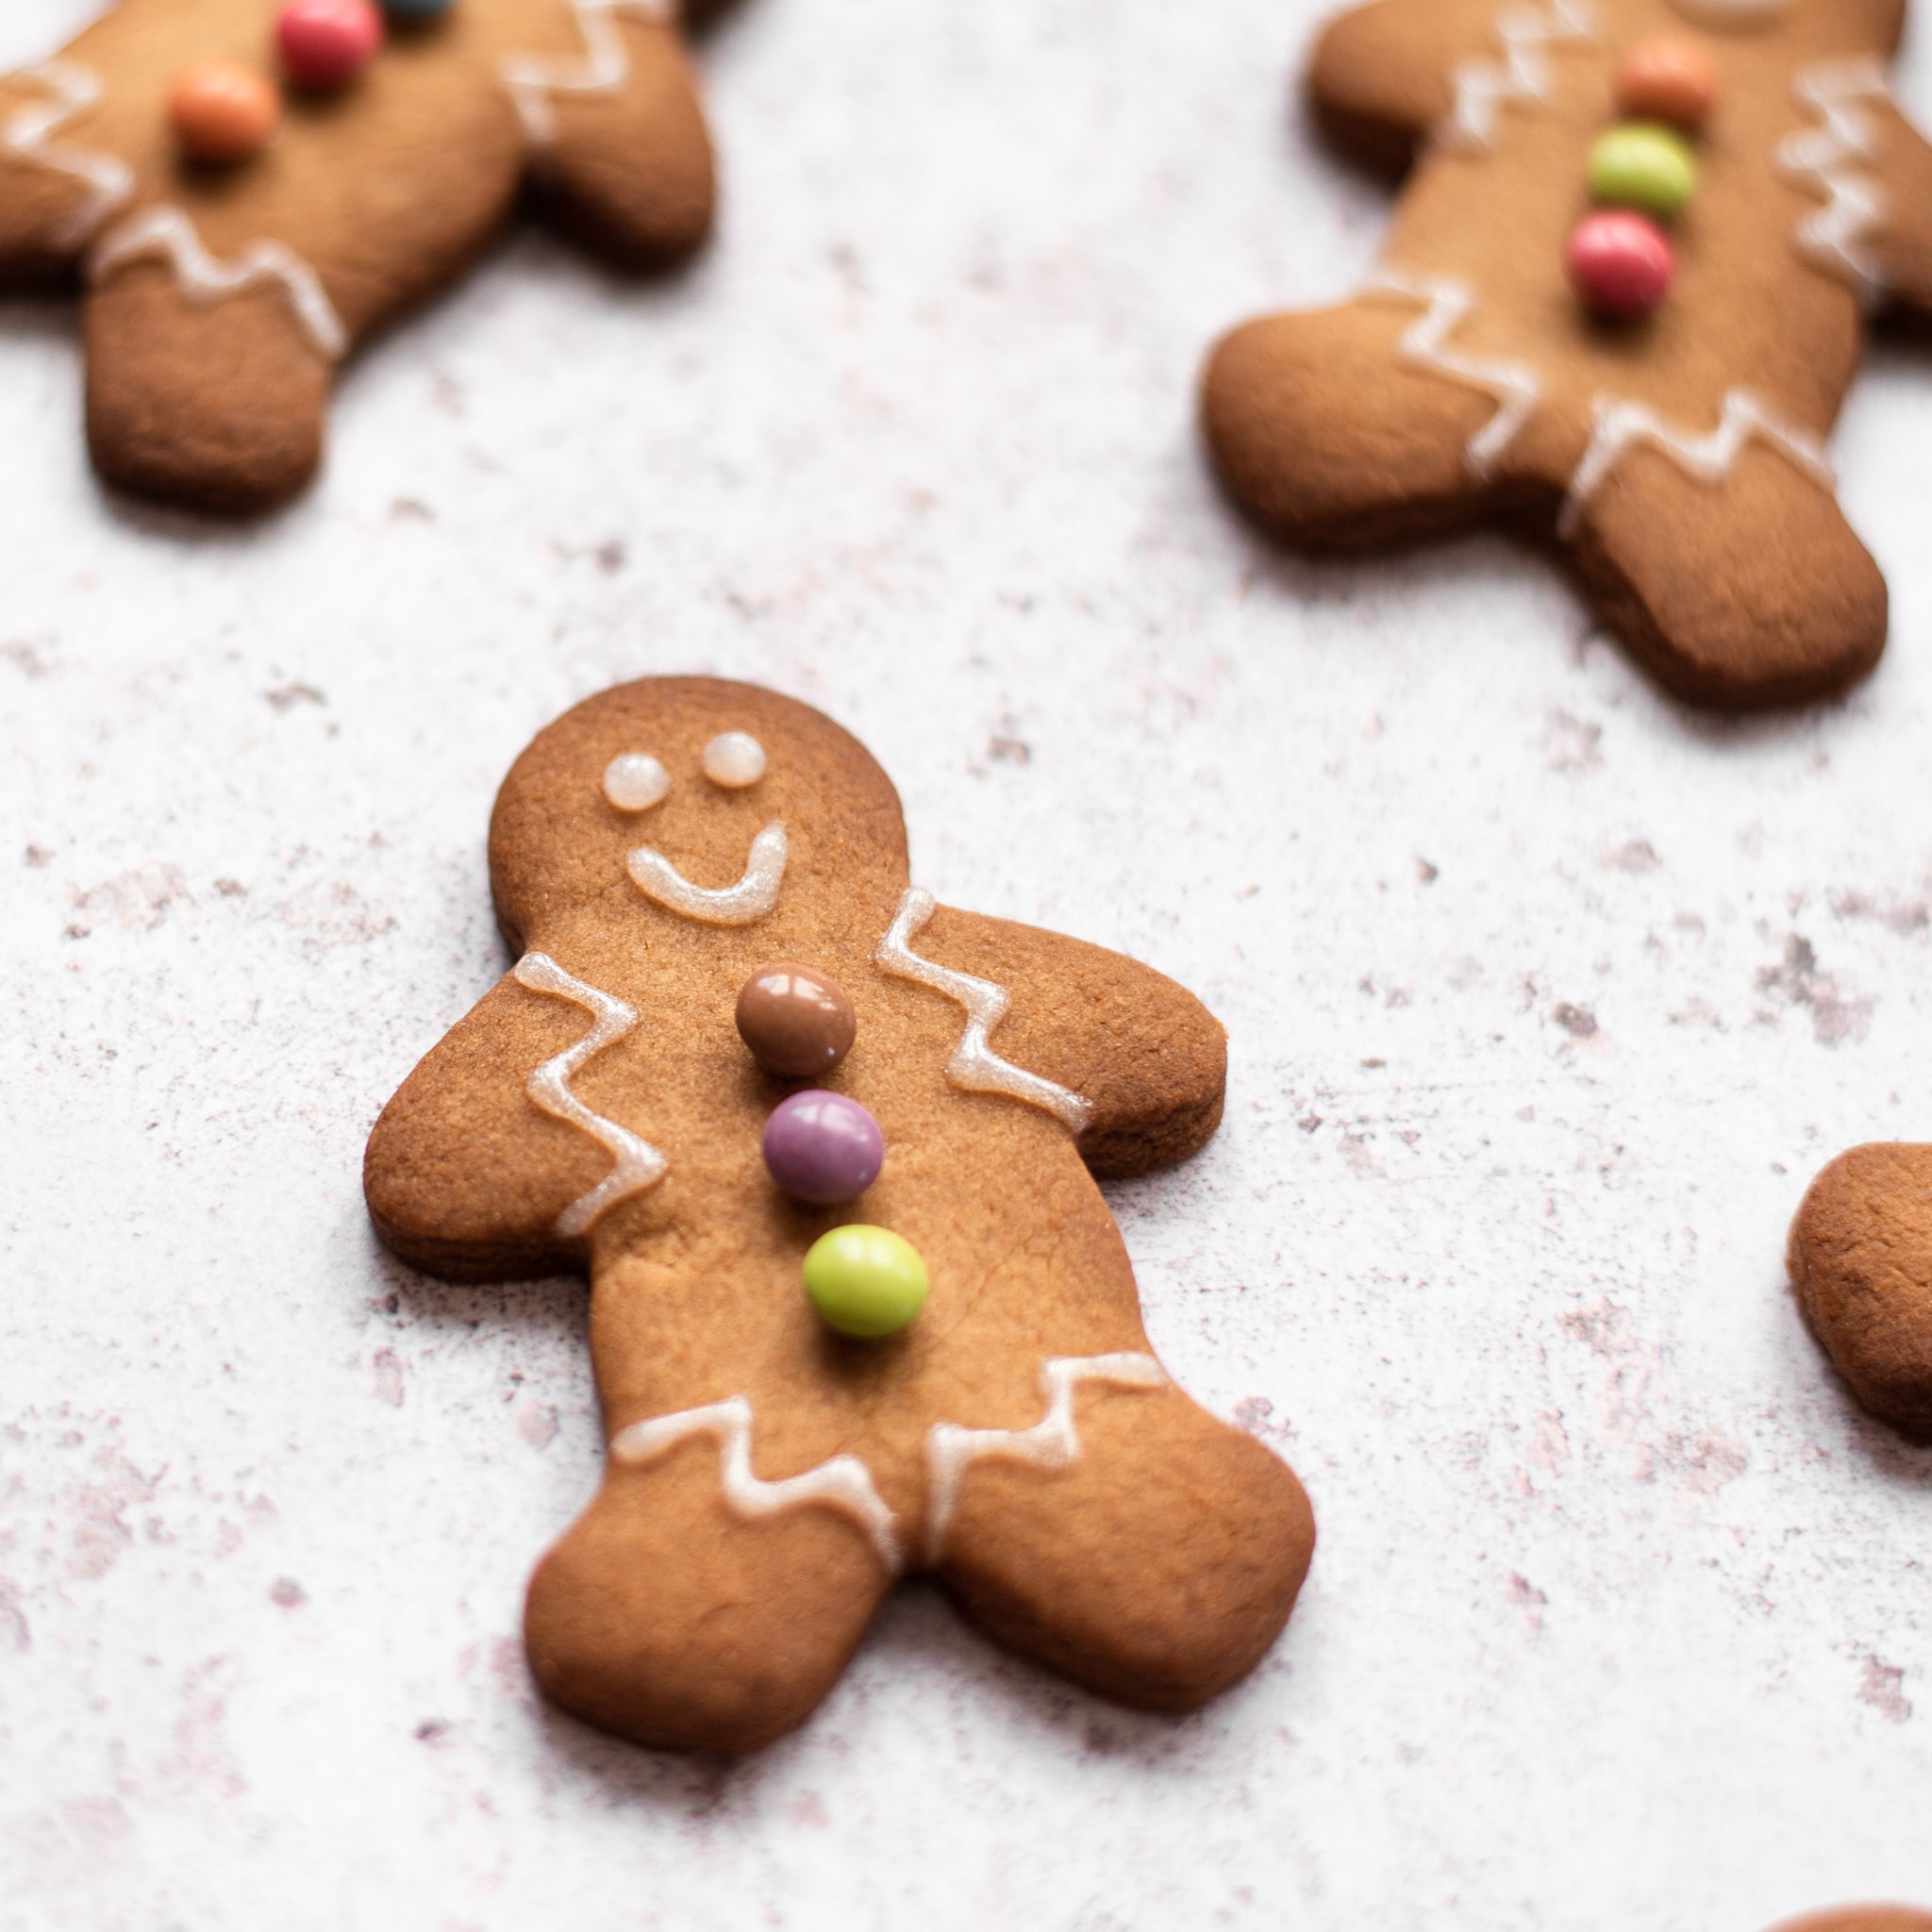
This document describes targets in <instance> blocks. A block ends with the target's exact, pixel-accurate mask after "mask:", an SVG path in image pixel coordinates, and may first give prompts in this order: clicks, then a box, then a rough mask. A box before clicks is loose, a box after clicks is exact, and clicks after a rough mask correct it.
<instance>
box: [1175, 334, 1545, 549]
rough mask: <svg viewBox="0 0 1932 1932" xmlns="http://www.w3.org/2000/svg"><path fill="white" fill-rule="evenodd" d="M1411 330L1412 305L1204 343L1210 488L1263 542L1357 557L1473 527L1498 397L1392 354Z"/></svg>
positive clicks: (1504, 407)
mask: <svg viewBox="0 0 1932 1932" xmlns="http://www.w3.org/2000/svg"><path fill="white" fill-rule="evenodd" d="M1418 322H1419V311H1418V308H1416V306H1414V305H1412V304H1409V303H1406V302H1401V301H1390V302H1379V301H1360V302H1353V303H1349V304H1346V305H1344V306H1343V307H1341V308H1324V309H1318V310H1315V311H1312V312H1310V313H1307V314H1297V315H1271V316H1265V317H1263V318H1262V319H1261V320H1259V321H1257V322H1251V323H1247V324H1245V325H1243V326H1241V327H1240V328H1238V329H1236V330H1235V331H1234V332H1233V334H1231V335H1229V336H1226V337H1224V339H1223V340H1222V341H1221V342H1220V343H1219V344H1217V346H1216V347H1215V349H1214V352H1213V354H1212V356H1211V357H1210V358H1209V359H1208V368H1207V372H1206V375H1205V376H1204V378H1203V381H1202V390H1201V416H1202V426H1203V429H1204V431H1205V433H1206V436H1207V440H1208V451H1209V454H1210V455H1211V457H1212V458H1213V461H1214V467H1215V470H1216V472H1217V473H1218V474H1219V475H1220V477H1221V480H1222V483H1223V484H1224V487H1225V488H1226V490H1227V491H1228V493H1229V494H1230V495H1231V496H1232V497H1233V498H1234V500H1235V501H1236V502H1237V503H1238V504H1240V505H1241V508H1243V509H1245V510H1246V511H1247V512H1248V514H1249V515H1250V516H1251V517H1253V518H1254V520H1255V521H1256V522H1257V524H1259V525H1261V526H1262V527H1263V528H1264V529H1266V530H1268V531H1270V532H1271V533H1272V534H1274V536H1277V537H1280V538H1282V539H1284V540H1286V541H1289V542H1291V543H1294V544H1297V545H1299V546H1301V547H1303V548H1305V549H1312V550H1361V549H1368V548H1372V547H1374V546H1378V545H1381V544H1386V543H1393V542H1399V541H1405V540H1407V539H1412V538H1419V537H1427V536H1433V535H1436V534H1439V533H1442V532H1447V531H1451V530H1455V529H1458V528H1462V527H1464V526H1466V525H1470V524H1473V523H1475V522H1477V521H1478V520H1479V519H1480V518H1481V517H1482V516H1483V515H1484V514H1485V512H1486V510H1487V509H1488V508H1489V507H1490V505H1491V501H1492V491H1491V489H1490V487H1489V486H1487V485H1486V484H1485V483H1484V481H1483V480H1482V475H1481V472H1482V470H1483V468H1484V467H1485V464H1484V457H1485V453H1486V450H1487V448H1488V446H1489V443H1490V442H1491V441H1501V440H1502V439H1501V436H1500V434H1499V432H1500V431H1502V430H1507V428H1508V426H1509V420H1510V419H1509V416H1508V414H1507V411H1508V409H1509V405H1510V397H1509V394H1508V392H1507V386H1505V385H1503V384H1502V383H1501V382H1500V380H1499V384H1498V390H1497V392H1491V391H1486V390H1484V389H1482V388H1479V387H1474V386H1472V385H1471V384H1469V383H1465V382H1461V381H1453V380H1449V379H1446V378H1444V377H1443V376H1442V375H1440V374H1437V373H1435V372H1433V371H1430V370H1426V369H1422V368H1418V367H1417V366H1415V364H1414V362H1413V360H1411V359H1407V358H1406V354H1405V343H1406V342H1407V343H1412V342H1413V341H1414V339H1415V338H1414V332H1415V330H1416V328H1417V326H1418ZM1502 374H1503V375H1513V372H1508V371H1504V372H1502Z"/></svg>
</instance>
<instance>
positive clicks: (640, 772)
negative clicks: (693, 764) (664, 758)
mask: <svg viewBox="0 0 1932 1932" xmlns="http://www.w3.org/2000/svg"><path fill="white" fill-rule="evenodd" d="M670 790H671V774H670V773H668V772H667V771H666V770H665V769H664V767H663V766H662V765H660V764H659V763H658V760H657V759H656V758H652V757H651V756H650V754H649V753H647V752H641V751H629V752H625V755H624V756H623V757H622V758H612V759H611V760H610V762H609V763H608V765H606V766H605V767H604V796H605V797H606V798H608V800H609V801H610V802H611V804H612V805H614V806H615V807H616V808H618V810H619V811H649V810H650V808H652V807H653V806H654V805H656V804H657V803H658V800H659V799H660V798H662V797H663V796H664V794H665V793H666V792H667V791H670Z"/></svg>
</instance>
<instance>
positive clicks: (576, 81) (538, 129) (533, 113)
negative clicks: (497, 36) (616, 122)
mask: <svg viewBox="0 0 1932 1932" xmlns="http://www.w3.org/2000/svg"><path fill="white" fill-rule="evenodd" d="M572 10H573V11H574V12H575V15H576V23H577V31H578V32H579V33H580V34H582V35H583V37H584V57H583V58H582V59H581V60H570V59H549V58H543V57H541V56H539V55H535V54H518V55H514V56H512V57H511V58H509V59H508V60H506V61H505V62H504V63H503V66H502V69H501V72H502V75H503V84H504V86H505V87H507V88H508V90H509V97H510V99H511V100H512V101H514V102H515V103H516V109H517V113H518V115H519V116H520V117H521V119H522V121H523V124H524V132H525V135H526V136H527V137H528V138H529V142H530V145H531V146H532V147H538V148H543V147H550V146H552V145H553V144H554V143H555V142H556V140H557V113H556V109H555V108H553V107H552V106H551V101H550V97H551V95H552V94H563V93H570V94H614V93H617V92H620V91H621V90H622V88H623V86H624V84H625V81H627V80H628V79H629V78H630V54H629V51H628V49H626V48H625V44H624V36H623V35H622V34H621V33H619V32H618V30H617V20H616V16H617V15H618V14H620V13H631V14H635V15H636V16H637V17H638V18H639V19H640V20H647V21H650V22H651V23H652V24H653V25H659V26H669V25H671V24H672V23H673V22H674V21H675V19H676V17H677V10H676V8H675V6H674V5H672V4H671V0H572Z"/></svg>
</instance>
